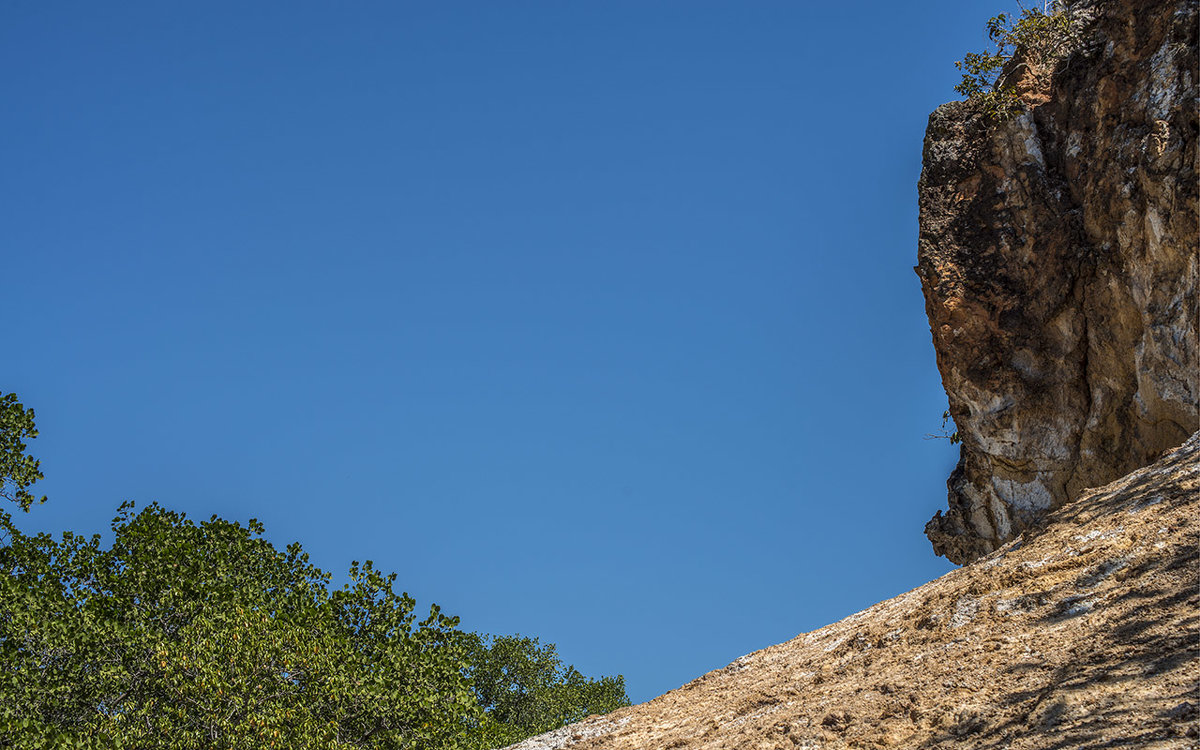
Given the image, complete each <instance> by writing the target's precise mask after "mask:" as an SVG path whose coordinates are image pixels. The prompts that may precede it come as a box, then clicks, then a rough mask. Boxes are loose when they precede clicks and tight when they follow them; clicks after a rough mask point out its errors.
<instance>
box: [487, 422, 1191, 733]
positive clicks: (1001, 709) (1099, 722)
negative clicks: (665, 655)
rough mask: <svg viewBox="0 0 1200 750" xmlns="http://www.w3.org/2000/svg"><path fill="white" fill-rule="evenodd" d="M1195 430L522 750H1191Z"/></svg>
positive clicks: (557, 731)
mask: <svg viewBox="0 0 1200 750" xmlns="http://www.w3.org/2000/svg"><path fill="white" fill-rule="evenodd" d="M1198 545H1200V433H1197V434H1196V436H1194V437H1192V438H1191V440H1189V441H1188V442H1187V443H1186V444H1185V445H1184V446H1182V447H1181V448H1178V449H1176V450H1174V451H1173V452H1171V453H1169V454H1168V455H1167V456H1165V457H1164V458H1163V459H1162V460H1160V461H1159V462H1157V463H1156V464H1154V465H1152V466H1149V467H1147V468H1144V469H1142V470H1140V471H1137V472H1134V473H1133V474H1131V475H1129V476H1127V477H1125V478H1123V479H1121V480H1119V481H1117V482H1114V483H1112V484H1110V485H1108V486H1107V487H1103V488H1101V489H1098V490H1094V491H1090V492H1087V493H1085V494H1084V496H1083V497H1082V498H1080V499H1079V500H1077V501H1075V502H1072V503H1070V504H1068V505H1066V506H1064V507H1063V508H1060V509H1058V510H1057V511H1054V512H1052V513H1050V514H1049V515H1048V517H1047V518H1046V525H1045V527H1044V528H1042V529H1039V530H1036V531H1028V532H1026V534H1025V535H1024V536H1023V537H1022V538H1021V539H1019V540H1016V541H1013V542H1010V543H1009V544H1007V545H1006V546H1004V547H1002V548H1001V549H999V550H997V551H995V552H993V553H991V554H989V555H987V556H985V557H984V558H982V559H981V560H979V561H978V562H977V563H975V564H973V565H970V566H967V567H964V568H959V569H957V570H954V571H952V572H950V573H948V574H946V575H944V576H942V577H941V578H939V579H937V580H935V581H932V582H931V583H928V584H926V585H924V586H922V587H920V588H918V589H915V590H913V591H910V592H909V593H907V594H904V595H902V596H898V597H896V598H895V599H891V600H889V601H885V602H882V603H880V604H877V605H875V606H874V607H871V608H870V609H867V610H864V611H863V612H860V613H858V614H856V615H852V616H851V617H848V618H846V619H845V620H842V621H841V622H837V623H834V624H833V625H829V626H827V627H824V628H821V629H820V630H816V631H814V632H812V633H808V634H806V635H801V636H799V637H797V638H795V639H794V640H791V641H789V642H787V643H783V644H780V645H778V646H772V647H770V648H767V649H764V650H762V651H758V652H756V653H753V654H750V655H748V656H743V657H742V658H740V659H738V660H736V661H735V662H733V663H732V664H730V665H729V666H728V667H725V668H724V669H721V670H717V671H715V672H710V673H708V674H706V675H704V676H703V677H701V678H699V679H697V680H694V681H693V682H691V683H688V684H687V685H684V686H683V687H681V688H679V689H678V690H673V691H671V692H669V693H667V694H665V695H662V696H660V697H658V698H656V699H654V700H653V701H650V702H649V703H644V704H642V705H639V706H633V707H632V708H626V709H622V710H620V711H616V712H614V713H611V714H609V715H607V716H600V717H594V718H590V719H586V720H584V721H583V722H580V723H578V724H573V725H571V726H568V727H565V728H563V729H559V730H556V731H554V732H550V733H548V734H544V735H541V736H539V737H535V738H532V739H529V740H526V741H525V742H522V743H520V744H518V745H514V746H512V748H511V750H564V749H566V748H570V749H571V750H601V749H603V750H662V749H663V748H680V749H684V750H716V749H717V748H737V749H738V750H778V749H780V748H808V749H809V750H817V749H819V748H827V749H829V750H833V749H835V748H849V747H855V748H871V747H876V748H878V747H897V748H927V749H933V748H942V749H944V750H951V749H952V748H964V747H969V748H977V749H980V750H988V749H994V750H1001V748H1004V749H1006V750H1030V749H1032V748H1065V747H1139V748H1186V747H1195V746H1196V745H1197V738H1200V731H1198V730H1200V724H1198V722H1200V708H1198V706H1197V704H1200V696H1198V695H1197V691H1196V686H1197V684H1200V639H1198V636H1200V567H1198V566H1197V549H1198Z"/></svg>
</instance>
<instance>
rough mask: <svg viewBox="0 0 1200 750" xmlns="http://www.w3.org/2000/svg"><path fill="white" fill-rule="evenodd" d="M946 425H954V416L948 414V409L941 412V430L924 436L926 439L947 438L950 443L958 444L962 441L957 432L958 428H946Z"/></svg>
mask: <svg viewBox="0 0 1200 750" xmlns="http://www.w3.org/2000/svg"><path fill="white" fill-rule="evenodd" d="M947 425H954V417H952V416H950V410H949V409H947V410H946V411H944V412H942V431H941V432H938V433H936V434H934V433H930V434H928V435H926V436H925V439H926V440H949V441H950V445H958V444H959V443H961V442H962V436H961V435H959V434H958V429H957V427H955V429H954V430H948V429H946V426H947Z"/></svg>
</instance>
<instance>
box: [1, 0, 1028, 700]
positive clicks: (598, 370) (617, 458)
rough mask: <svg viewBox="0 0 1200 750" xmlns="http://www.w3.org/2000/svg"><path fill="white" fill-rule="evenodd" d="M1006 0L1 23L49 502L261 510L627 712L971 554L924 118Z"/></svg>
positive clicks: (259, 8)
mask: <svg viewBox="0 0 1200 750" xmlns="http://www.w3.org/2000/svg"><path fill="white" fill-rule="evenodd" d="M1004 10H1009V8H1007V7H1005V5H1004V3H1002V2H1000V1H999V0H994V1H993V2H974V1H972V2H964V1H963V0H943V1H939V2H928V3H924V4H920V5H919V6H905V7H904V8H903V9H899V8H898V7H897V6H896V4H895V3H883V2H876V3H872V2H859V3H846V4H841V3H803V2H798V1H793V2H739V3H734V2H728V1H726V2H710V1H707V0H687V1H686V2H685V1H683V0H675V1H668V0H662V1H659V0H637V2H625V1H621V0H613V1H609V0H606V1H605V2H550V1H548V0H546V1H542V2H504V3H498V2H437V3H432V2H426V3H406V2H366V1H364V2H356V3H352V4H351V3H329V2H287V3H283V2H262V3H232V2H205V3H191V4H182V3H151V2H124V3H104V4H100V3H84V2H64V3H40V2H10V3H5V4H4V7H3V8H2V9H0V65H2V67H3V69H4V70H5V71H7V72H6V75H5V76H3V78H0V100H2V101H4V102H5V113H4V118H3V121H4V126H3V132H4V137H3V138H2V139H0V205H3V206H4V209H3V211H2V212H0V216H2V219H0V226H2V236H3V245H4V256H3V257H4V267H5V280H6V283H5V301H6V309H7V317H8V321H9V332H8V335H7V337H6V339H7V341H6V343H7V352H6V356H5V358H4V368H3V376H4V377H3V382H0V390H3V391H16V392H17V393H18V394H19V395H20V396H21V398H22V400H23V401H24V402H25V403H26V404H27V405H30V406H33V407H34V408H35V409H36V411H37V416H38V426H39V428H40V429H41V432H42V437H40V438H39V439H38V440H37V441H36V443H35V445H34V446H33V451H34V453H35V455H37V456H38V457H40V458H41V459H42V467H43V470H44V471H45V473H46V475H47V478H46V480H45V481H44V482H43V485H44V491H45V492H46V493H48V494H49V495H50V502H49V503H47V504H46V505H45V506H42V507H40V508H37V509H35V510H34V511H33V512H32V513H31V514H30V515H29V516H27V517H25V518H24V519H23V523H24V524H25V525H26V527H27V528H29V529H46V530H55V531H57V530H63V529H73V530H76V531H83V532H90V531H104V530H106V529H107V524H108V521H109V519H111V518H112V516H113V514H114V512H115V510H116V508H117V506H118V504H119V503H120V502H121V501H122V500H125V499H132V500H135V501H137V502H139V503H142V504H144V503H148V502H150V501H155V500H157V501H159V502H161V503H163V504H164V505H167V506H169V507H172V508H175V509H179V510H184V511H186V512H188V513H189V514H191V515H193V516H194V517H197V518H207V517H208V516H209V515H211V514H213V513H218V514H220V515H222V516H226V517H230V518H235V519H243V520H244V519H248V518H251V517H255V518H258V519H260V520H261V521H262V522H263V523H264V524H265V525H266V528H267V533H268V536H269V537H270V538H271V539H272V540H273V541H275V542H277V543H279V544H281V545H282V544H286V543H287V542H290V541H293V540H294V541H299V542H301V543H302V544H303V545H304V547H305V549H306V550H308V551H309V552H310V553H311V555H312V557H313V559H314V561H315V562H316V563H317V564H319V565H321V566H322V567H324V568H326V569H328V570H330V571H333V572H334V573H335V574H341V573H344V571H345V570H346V568H347V566H348V565H349V563H350V561H351V560H355V559H358V560H362V559H372V560H374V561H375V562H376V564H377V565H378V566H379V567H381V568H383V569H385V570H395V571H397V572H398V573H399V581H400V584H401V586H402V588H404V589H406V590H408V591H409V592H410V593H412V594H413V595H414V596H416V597H418V599H419V600H420V602H421V606H422V607H424V606H426V605H428V604H429V603H431V602H435V601H436V602H437V603H439V604H440V605H442V606H443V608H444V609H446V610H447V611H449V612H452V613H455V614H459V615H461V616H462V618H463V626H464V627H465V628H468V629H472V630H479V631H484V632H492V633H514V632H520V633H523V634H526V635H534V636H538V637H541V638H542V639H543V640H549V641H553V642H555V643H557V644H558V645H559V648H560V651H561V653H562V654H563V656H564V657H565V658H566V659H567V660H569V661H571V662H573V663H575V664H576V665H577V666H578V667H579V668H580V669H581V670H582V671H583V672H584V673H585V674H590V675H599V674H615V673H622V674H624V675H625V676H626V679H627V681H628V686H629V693H630V696H631V697H632V698H633V699H634V700H635V701H642V700H647V699H649V698H652V697H654V696H655V695H657V694H659V693H662V692H664V691H666V690H669V689H671V688H674V687H677V686H678V685H680V684H682V683H685V682H687V681H689V680H691V679H693V678H694V677H697V676H699V675H700V674H702V673H703V672H705V671H707V670H709V669H713V668H717V667H721V666H723V665H725V664H727V663H728V662H729V661H730V660H732V659H734V658H736V657H737V656H739V655H741V654H744V653H747V652H749V651H752V650H755V649H758V648H762V647H765V646H768V645H770V644H773V643H777V642H780V641H783V640H786V639H788V638H791V637H793V636H794V635H796V634H798V633H800V632H803V631H807V630H811V629H815V628H818V627H820V626H822V625H825V624H827V623H829V622H832V621H835V620H838V619H840V618H842V617H844V616H846V615H848V614H851V613H853V612H855V611H857V610H859V609H862V608H864V607H866V606H869V605H870V604H873V603H874V602H876V601H878V600H880V599H883V598H886V597H889V596H893V595H895V594H899V593H901V592H903V591H905V590H907V589H910V588H912V587H914V586H917V585H919V584H921V583H923V582H925V581H927V580H929V579H930V578H933V577H936V576H937V575H940V574H941V573H943V572H945V571H947V570H949V569H950V566H949V564H947V563H946V562H945V561H944V560H941V559H938V558H935V557H934V556H933V554H932V552H931V551H930V548H929V545H928V543H927V541H926V540H925V538H924V536H923V535H922V528H923V525H924V523H925V521H926V520H927V519H928V518H929V516H931V515H932V514H933V512H934V511H935V510H937V509H938V508H940V507H942V506H943V505H944V502H945V485H944V482H945V477H946V475H947V474H948V473H949V471H950V469H951V468H952V466H953V464H954V461H955V458H956V451H955V450H954V449H952V448H951V447H950V446H949V445H948V444H946V442H945V441H927V440H923V439H922V436H923V435H925V434H926V433H929V432H933V431H936V430H937V429H938V428H939V427H940V416H941V414H942V411H943V410H944V408H945V395H944V394H943V392H942V389H941V385H940V380H939V378H938V375H937V371H936V369H935V366H934V353H933V349H932V346H931V344H930V337H929V330H928V325H927V323H926V320H925V317H924V309H923V301H922V299H921V294H920V287H919V284H918V282H917V279H916V276H915V275H914V274H913V272H912V270H911V267H912V266H913V265H914V263H915V262H916V260H915V256H916V236H917V225H916V180H917V176H918V174H919V170H920V156H921V139H922V133H923V129H924V126H925V121H926V117H927V116H928V114H929V112H930V111H931V110H932V109H933V108H934V107H936V106H937V105H938V104H940V103H942V102H944V101H947V100H950V99H953V98H955V95H954V92H953V90H952V87H953V85H954V84H955V83H956V81H957V74H956V71H955V70H954V67H953V61H954V60H956V59H958V58H960V57H961V56H962V53H963V52H966V51H969V50H976V49H981V48H982V47H983V46H984V43H985V41H986V39H985V38H984V34H983V23H984V21H985V20H986V19H987V17H989V16H990V15H993V14H994V13H996V12H1000V11H1004Z"/></svg>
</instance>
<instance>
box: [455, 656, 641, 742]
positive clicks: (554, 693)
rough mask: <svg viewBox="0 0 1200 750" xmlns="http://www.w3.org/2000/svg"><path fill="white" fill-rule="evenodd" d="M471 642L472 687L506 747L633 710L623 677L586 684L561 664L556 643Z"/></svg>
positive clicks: (592, 681) (587, 681)
mask: <svg viewBox="0 0 1200 750" xmlns="http://www.w3.org/2000/svg"><path fill="white" fill-rule="evenodd" d="M471 639H472V648H471V656H470V658H469V662H470V667H469V674H470V677H471V684H472V687H473V689H474V691H475V695H476V698H477V700H478V702H479V705H480V706H481V707H482V708H483V709H484V711H485V712H486V714H487V717H488V718H489V719H490V720H491V721H492V722H494V727H493V728H492V731H493V732H494V733H495V734H496V736H498V737H499V738H500V739H501V740H502V741H504V742H506V743H507V742H518V741H520V740H522V739H524V738H526V737H529V736H532V735H535V734H539V733H541V732H546V731H549V730H551V729H556V728H558V727H561V726H564V725H566V724H570V723H572V722H576V721H579V720H580V719H583V718H584V717H586V716H588V715H590V714H605V713H608V712H610V711H614V710H616V709H618V708H622V707H624V706H628V705H629V698H628V697H627V696H626V694H625V678H624V677H621V676H620V675H618V676H616V677H601V678H600V679H595V680H593V679H589V678H586V677H584V676H583V675H582V674H581V673H580V672H579V671H578V670H577V669H575V667H574V666H566V665H564V664H563V663H562V660H561V659H559V657H558V650H557V648H556V647H555V645H554V644H553V643H547V644H541V643H539V642H538V639H536V638H526V637H522V636H520V635H511V636H481V635H477V634H474V635H472V636H471Z"/></svg>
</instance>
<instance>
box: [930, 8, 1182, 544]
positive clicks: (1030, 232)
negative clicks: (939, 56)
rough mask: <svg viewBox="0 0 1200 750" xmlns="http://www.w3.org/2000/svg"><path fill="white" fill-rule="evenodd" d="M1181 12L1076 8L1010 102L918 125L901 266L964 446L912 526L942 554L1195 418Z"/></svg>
mask: <svg viewBox="0 0 1200 750" xmlns="http://www.w3.org/2000/svg"><path fill="white" fill-rule="evenodd" d="M1198 6H1200V3H1198V2H1197V1H1196V0H1104V1H1103V2H1101V1H1099V0H1096V1H1094V2H1077V3H1076V4H1075V12H1077V13H1080V14H1082V15H1083V16H1085V17H1088V18H1090V19H1091V20H1090V21H1089V22H1088V24H1087V26H1086V30H1085V33H1084V38H1085V42H1084V44H1083V47H1082V48H1081V49H1080V50H1079V51H1078V52H1076V53H1075V54H1073V55H1072V56H1071V57H1070V58H1069V59H1068V60H1067V61H1066V62H1065V63H1064V64H1063V65H1062V66H1060V68H1059V69H1058V70H1057V71H1056V72H1055V74H1054V76H1053V78H1052V83H1051V84H1050V88H1049V90H1048V91H1042V92H1035V93H1036V95H1035V96H1031V97H1029V101H1030V103H1029V104H1028V105H1027V106H1026V107H1025V108H1024V111H1023V113H1021V114H1020V115H1018V116H1017V117H1015V118H1013V119H1011V120H1009V121H1007V122H1004V123H1001V124H994V123H992V124H989V123H988V122H987V121H985V119H984V118H983V117H982V116H981V115H980V114H979V113H978V112H977V111H976V110H975V109H974V108H973V106H972V105H971V104H969V103H966V102H955V103H952V104H947V105H944V106H942V107H940V108H938V110H937V111H935V112H934V113H933V115H932V116H931V117H930V119H929V128H928V131H927V133H926V137H925V150H924V169H923V172H922V175H921V180H920V184H919V199H920V211H921V219H920V239H919V250H918V258H919V265H918V266H917V273H918V275H919V276H920V278H921V283H922V287H923V289H924V294H925V306H926V312H927V314H928V316H929V322H930V327H931V329H932V333H933V341H934V347H935V349H936V351H937V360H938V368H939V370H940V371H941V374H942V381H943V384H944V386H945V388H946V393H947V394H948V396H949V400H950V411H951V414H952V415H953V417H954V420H955V423H956V425H957V427H958V431H959V434H960V436H961V437H962V443H963V444H962V456H961V459H960V461H959V464H958V467H957V468H956V469H955V470H954V473H953V474H952V475H951V477H950V480H949V482H948V487H949V503H950V509H949V511H948V512H946V513H945V514H943V513H940V512H939V513H938V515H937V516H935V517H934V519H933V520H931V521H930V522H929V524H928V525H927V527H926V534H927V535H928V536H929V538H930V540H931V541H932V542H933V545H934V549H935V550H936V551H937V552H938V554H941V555H945V556H946V557H948V558H950V559H951V560H953V561H955V562H958V563H964V562H969V561H971V560H973V559H975V558H977V557H979V556H981V555H983V554H986V553H988V552H990V551H992V550H994V549H996V548H998V547H999V546H1000V545H1002V544H1004V543H1005V541H1007V540H1009V539H1011V538H1013V537H1015V536H1016V535H1017V534H1019V533H1020V532H1021V531H1023V530H1025V529H1029V528H1036V527H1038V526H1040V525H1041V524H1042V523H1043V521H1044V518H1045V516H1046V514H1047V512H1048V511H1050V510H1052V509H1054V508H1057V507H1059V506H1061V505H1062V504H1063V503H1065V502H1066V501H1067V500H1069V499H1072V498H1074V497H1076V496H1078V494H1079V493H1080V491H1081V490H1083V489H1084V488H1086V487H1095V486H1098V485H1102V484H1104V483H1106V482H1108V481H1111V480H1112V479H1114V478H1116V477H1119V476H1122V475H1124V474H1126V473H1128V472H1130V471H1132V470H1133V469H1136V468H1138V467H1141V466H1144V465H1146V464H1147V463H1150V462H1151V461H1153V460H1154V458H1155V457H1157V456H1158V455H1159V454H1160V453H1161V452H1162V451H1164V450H1165V449H1168V448H1172V447H1174V446H1177V445H1179V444H1180V443H1182V442H1183V441H1184V440H1185V439H1186V438H1187V436H1188V435H1190V434H1191V433H1192V432H1194V431H1195V430H1196V429H1197V427H1198V426H1200V424H1198V419H1200V417H1198V412H1197V397H1198V394H1200V388H1198V382H1197V381H1198V378H1200V353H1198V346H1197V314H1198V309H1197V276H1198V267H1197V265H1198V257H1197V256H1198V250H1197V242H1198V240H1197V237H1198V231H1200V229H1198V227H1197V172H1196V167H1197V150H1196V143H1197V129H1198V126H1197V110H1196V102H1197V93H1198V89H1197V79H1198V72H1197V26H1198V23H1200V13H1198Z"/></svg>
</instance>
